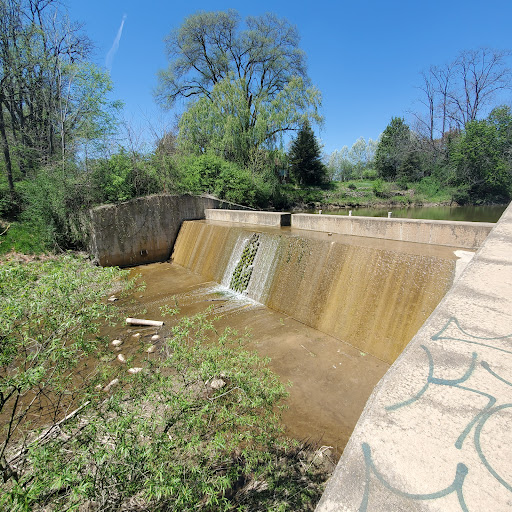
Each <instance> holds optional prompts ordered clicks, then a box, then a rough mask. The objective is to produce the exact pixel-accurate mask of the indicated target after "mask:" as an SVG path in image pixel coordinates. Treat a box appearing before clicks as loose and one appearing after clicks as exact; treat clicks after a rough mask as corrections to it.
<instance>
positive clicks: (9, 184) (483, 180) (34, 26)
mask: <svg viewBox="0 0 512 512" xmlns="http://www.w3.org/2000/svg"><path fill="white" fill-rule="evenodd" d="M91 49H92V43H91V41H90V40H89V39H88V38H87V36H86V35H85V34H84V32H83V31H82V28H81V27H80V26H79V25H77V24H76V23H74V22H72V21H70V20H69V19H68V18H67V16H66V15H65V12H64V11H62V7H61V5H60V3H59V2H58V1H57V0H44V1H43V0H5V1H3V2H1V3H0V57H1V58H0V144H1V153H0V155H1V156H0V218H3V219H7V221H8V222H11V221H21V222H22V223H23V224H24V225H25V226H27V227H29V229H30V231H31V232H32V233H35V236H36V237H37V238H38V239H39V240H41V241H42V243H43V244H44V245H45V246H46V247H49V248H61V249H67V248H80V247H82V246H83V243H84V241H83V239H82V234H81V233H82V230H81V228H80V226H81V222H82V219H83V216H82V215H81V213H82V212H83V211H84V210H86V209H88V208H90V207H91V206H93V205H96V204H101V203H105V202H118V201H124V200H128V199H130V198H133V197H137V196H140V195H145V194H151V193H159V192H168V193H178V194H181V193H192V194H199V193H210V194H214V195H216V196H218V197H219V198H221V199H225V200H228V201H231V202H234V203H240V204H245V205H249V206H254V207H260V208H277V209H286V208H291V207H293V206H295V205H297V204H304V203H315V204H316V203H321V202H322V197H323V196H322V194H324V192H323V189H326V192H325V193H326V194H331V196H332V195H333V194H335V193H334V192H331V191H332V190H336V189H337V185H336V182H340V181H346V180H349V179H358V180H361V179H363V180H372V181H373V182H374V185H373V190H374V191H375V194H376V195H377V196H378V197H380V198H381V199H385V198H386V195H387V192H388V191H389V190H391V187H390V185H389V184H390V183H393V190H395V189H396V187H399V188H402V189H407V188H408V187H410V186H411V184H418V183H419V184H422V185H423V189H438V188H449V189H450V190H453V191H454V192H453V194H452V199H453V200H454V201H456V202H458V203H467V202H470V203H478V202H484V203H485V202H487V203H489V202H495V203H496V202H505V201H508V199H509V198H510V196H511V190H512V182H511V175H512V172H511V169H512V166H511V149H512V146H511V144H512V142H511V141H512V138H511V135H510V119H511V112H510V109H509V107H506V106H503V107H496V108H495V109H494V110H492V112H491V113H490V114H488V115H487V112H490V111H491V108H492V106H493V101H495V99H496V95H497V93H499V92H500V91H503V90H504V89H506V88H509V87H510V84H511V76H510V71H509V70H508V68H507V66H506V63H507V59H508V54H507V53H504V52H496V51H491V50H487V49H481V50H477V51H475V52H462V53H461V54H460V55H459V56H458V58H457V59H456V60H455V61H454V62H453V63H451V64H450V65H447V66H446V67H443V68H436V67H432V68H431V69H430V70H429V72H428V73H424V74H423V75H422V77H423V80H424V84H423V87H422V91H423V94H424V96H423V98H422V99H421V103H422V105H423V107H424V109H423V111H422V112H420V113H416V114H415V115H414V116H413V119H414V120H415V124H414V126H412V128H411V127H410V126H409V125H408V124H406V122H405V120H404V119H403V118H400V117H396V118H393V119H392V120H391V122H390V124H389V125H388V127H387V128H386V129H385V130H384V132H383V134H382V135H381V137H380V138H379V140H378V141H372V140H371V139H370V140H369V141H365V140H364V139H362V138H361V139H359V140H358V141H356V142H355V144H354V145H353V146H352V147H351V148H350V149H348V148H343V149H342V150H341V151H338V152H334V153H333V154H331V155H330V157H328V158H322V155H321V147H320V145H319V143H318V140H317V139H316V137H315V134H314V131H313V128H312V127H313V126H315V125H319V124H321V123H322V117H321V115H320V113H319V112H320V107H321V95H320V92H319V91H318V89H317V88H316V87H315V86H314V85H313V84H312V83H311V80H310V78H309V77H308V74H307V67H306V59H305V54H304V52H303V51H302V50H301V48H300V45H299V34H298V32H297V29H296V27H294V26H292V25H290V24H289V23H288V21H287V20H285V19H281V18H278V17H276V16H274V15H272V14H265V15H263V16H258V17H251V16H249V17H247V18H246V19H244V20H242V19H241V18H240V16H239V14H238V13H237V12H236V11H234V10H229V11H225V12H199V13H197V14H194V15H191V16H189V17H188V18H186V19H185V20H184V22H183V23H182V24H181V25H180V26H179V27H177V28H176V29H175V30H173V31H171V32H170V34H169V36H168V37H167V39H166V52H167V57H168V67H167V69H165V70H161V71H160V72H159V74H158V87H157V92H156V100H157V101H158V102H159V103H160V104H161V105H162V106H163V107H164V108H171V109H174V110H176V109H179V108H181V107H180V106H182V108H181V110H178V112H179V114H180V115H179V116H178V118H179V121H178V123H177V125H176V127H175V129H173V130H166V131H164V132H163V133H161V134H160V135H159V136H158V137H156V138H155V139H156V140H155V141H154V145H153V147H152V149H151V150H150V151H148V150H147V149H146V148H143V147H140V146H138V145H137V144H136V143H135V142H134V141H135V140H136V138H137V137H136V136H133V135H134V134H133V133H129V136H127V137H124V138H122V141H121V142H119V140H120V132H121V131H122V128H123V127H122V126H121V123H120V121H119V112H120V109H121V107H122V105H120V103H119V102H115V101H111V100H110V99H109V98H110V94H111V91H112V83H111V81H110V78H109V75H108V74H107V73H106V72H104V71H103V70H101V69H99V68H98V67H96V66H94V65H93V64H92V63H91V62H90V58H91ZM409 124H411V123H409ZM425 180H426V181H425ZM312 187H313V188H312ZM311 191H313V193H311ZM388 195H389V194H388ZM12 232H13V231H12V230H11V234H12ZM4 247H5V245H4Z"/></svg>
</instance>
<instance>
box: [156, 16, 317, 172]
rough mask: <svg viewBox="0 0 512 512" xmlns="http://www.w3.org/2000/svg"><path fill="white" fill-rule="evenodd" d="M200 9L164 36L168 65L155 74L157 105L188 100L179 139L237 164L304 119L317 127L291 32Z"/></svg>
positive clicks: (269, 19) (265, 21)
mask: <svg viewBox="0 0 512 512" xmlns="http://www.w3.org/2000/svg"><path fill="white" fill-rule="evenodd" d="M245 25H246V28H245V29H243V30H242V29H241V28H240V17H239V15H238V13H237V12H236V11H234V10H229V11H226V12H199V13H196V14H194V15H192V16H189V17H188V18H186V20H185V21H184V23H183V24H182V25H181V27H179V28H178V29H176V30H174V31H172V32H171V34H170V35H169V36H168V38H167V54H168V58H169V66H168V68H167V69H166V70H164V71H160V73H159V86H158V89H157V100H158V101H159V102H160V103H161V104H162V105H163V106H165V107H168V108H171V107H173V106H175V104H176V102H177V100H179V99H182V100H189V103H188V109H187V111H186V112H185V114H184V115H183V117H182V120H181V123H180V140H181V141H182V143H183V144H185V145H186V146H187V148H188V149H190V148H191V147H192V148H196V151H198V152H205V151H206V149H213V150H214V151H215V152H217V154H220V155H221V156H225V157H226V158H228V159H230V160H234V161H236V162H238V163H240V164H244V165H245V164H246V163H247V162H248V161H249V160H250V158H251V152H253V151H257V150H259V149H260V148H265V147H267V148H268V147H271V148H273V147H275V145H276V142H277V141H278V140H279V137H280V136H282V134H284V133H286V132H288V131H289V130H297V129H298V128H299V127H300V126H301V125H302V124H303V123H304V121H305V120H306V119H311V120H313V121H317V122H320V121H321V118H320V116H319V115H318V108H319V106H320V94H319V92H318V90H316V89H315V88H314V87H312V86H311V85H310V80H309V78H308V77H307V73H306V65H305V56H304V52H303V51H302V50H301V49H300V48H299V35H298V33H297V30H296V28H295V27H293V26H291V25H290V24H289V23H288V22H287V21H286V20H284V19H279V18H277V17H276V16H275V15H273V14H265V15H263V16H259V17H248V18H247V19H246V20H245Z"/></svg>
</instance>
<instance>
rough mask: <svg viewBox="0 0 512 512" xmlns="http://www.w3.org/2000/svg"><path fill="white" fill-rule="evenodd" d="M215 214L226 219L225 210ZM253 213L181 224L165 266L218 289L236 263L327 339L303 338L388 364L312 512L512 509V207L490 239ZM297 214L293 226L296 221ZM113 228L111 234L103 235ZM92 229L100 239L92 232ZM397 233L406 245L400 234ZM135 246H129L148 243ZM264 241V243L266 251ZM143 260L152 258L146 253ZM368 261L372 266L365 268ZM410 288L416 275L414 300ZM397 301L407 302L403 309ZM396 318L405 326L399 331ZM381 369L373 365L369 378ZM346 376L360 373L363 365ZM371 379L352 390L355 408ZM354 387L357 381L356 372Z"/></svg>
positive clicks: (279, 309) (239, 275)
mask: <svg viewBox="0 0 512 512" xmlns="http://www.w3.org/2000/svg"><path fill="white" fill-rule="evenodd" d="M148 201H151V199H148ZM160 202H161V200H160ZM148 205H149V206H151V203H148ZM139 206H140V205H139ZM205 207H207V205H206V204H205ZM211 212H212V213H209V211H208V210H206V217H208V216H216V218H219V214H217V213H215V212H216V211H215V210H213V211H211ZM220 215H221V216H222V217H224V219H226V218H228V219H229V212H226V211H223V212H222V213H221V214H220ZM262 215H263V217H262V218H261V223H262V224H266V225H267V226H269V223H270V225H271V226H270V227H265V228H262V227H261V225H260V226H258V224H253V223H254V222H255V221H254V219H255V218H256V219H257V218H258V216H256V217H255V216H254V213H251V216H252V217H251V220H250V223H248V221H247V220H244V218H245V219H249V214H247V216H245V215H244V214H243V213H241V212H237V214H236V216H237V222H236V224H235V225H233V223H231V224H228V223H226V222H225V221H224V222H222V221H212V220H207V221H203V222H202V223H201V222H200V223H197V222H185V224H184V225H183V227H182V228H181V231H180V233H179V235H178V240H177V243H176V245H175V247H174V258H175V262H179V264H180V265H179V266H178V265H176V263H173V264H171V265H170V268H172V269H173V270H170V272H175V271H177V269H179V268H182V269H183V270H186V271H187V272H191V271H192V272H194V275H196V276H198V275H199V274H201V276H202V279H203V280H206V281H208V282H211V283H212V284H214V283H215V282H217V283H220V282H222V281H223V279H224V280H226V279H227V277H226V276H227V274H226V272H227V269H228V268H232V271H231V274H230V275H231V278H230V283H231V282H234V281H233V276H234V275H235V274H236V282H237V283H238V284H237V286H238V287H240V290H239V291H242V292H243V293H244V295H247V294H248V293H256V294H259V295H258V297H259V300H260V301H261V302H262V303H263V304H267V305H268V306H270V308H272V309H266V308H263V306H261V308H263V309H261V312H262V314H267V313H264V310H265V311H268V314H269V315H270V316H272V315H274V317H275V319H277V317H279V320H280V323H281V322H282V319H283V317H282V316H281V315H286V317H284V318H286V319H289V321H290V322H295V321H297V320H298V321H300V322H305V323H307V324H309V325H310V326H311V327H313V328H314V329H319V330H320V331H323V333H325V334H323V333H321V332H319V331H318V330H316V331H315V330H314V329H311V333H314V332H317V333H318V335H319V336H326V337H328V338H329V339H331V337H332V336H334V337H335V338H336V337H337V338H338V339H339V340H341V341H337V340H335V339H334V343H340V344H341V343H342V342H343V343H344V344H345V345H346V343H348V344H349V345H346V346H347V347H350V348H351V349H352V350H354V353H353V354H352V355H353V356H354V357H355V358H357V353H358V352H359V356H361V354H367V355H370V356H371V357H375V361H376V362H377V363H379V364H381V361H382V364H385V367H383V368H382V369H383V370H384V371H385V369H386V367H387V364H392V365H391V368H390V369H389V370H388V371H387V372H386V373H385V375H384V377H383V378H382V379H381V380H380V382H379V383H378V384H377V385H376V387H375V389H374V391H373V393H372V394H371V396H370V398H369V399H368V401H367V403H366V407H365V409H364V412H363V414H362V415H361V416H360V418H359V421H358V422H357V425H356V426H355V429H354V431H353V433H352V435H351V437H350V440H349V442H348V444H347V446H346V448H345V451H344V453H343V455H342V457H341V459H340V462H339V464H338V466H337V469H336V471H335V473H334V475H333V477H332V478H331V480H330V482H329V484H328V487H327V489H326V492H325V493H324V496H323V497H322V500H321V502H320V503H319V505H318V508H317V510H319V511H334V510H340V511H352V510H360V511H366V510H386V511H387V510H393V511H395V510H404V511H405V510H407V511H409V510H463V511H465V510H510V509H512V463H511V462H510V460H511V458H510V455H511V453H510V439H509V428H508V426H509V425H510V424H511V423H510V420H511V419H512V416H511V414H510V413H511V412H512V373H511V372H512V370H511V368H512V359H511V358H512V343H511V341H512V334H510V332H512V329H511V328H510V327H511V322H510V320H511V318H510V317H511V316H512V308H511V306H512V304H511V302H512V287H511V285H512V268H511V265H510V263H511V260H512V256H511V255H510V248H511V245H510V243H511V241H512V210H511V208H510V207H509V208H508V209H507V211H506V212H505V213H504V215H503V217H502V219H501V220H500V222H499V223H498V224H497V225H496V226H495V227H494V228H493V230H492V232H491V234H490V235H489V236H488V237H487V238H486V236H487V234H488V233H489V231H490V230H491V228H492V226H491V225H489V224H484V223H457V222H453V223H442V222H441V223H440V222H439V221H437V222H436V221H415V222H412V223H411V222H407V221H405V222H404V221H403V219H400V223H398V222H396V221H395V219H378V221H377V222H372V219H369V220H368V218H366V219H364V222H362V221H359V220H358V219H357V218H355V219H354V218H353V219H350V220H349V221H348V222H347V221H346V220H345V221H341V222H340V221H332V220H331V219H329V218H328V217H330V216H318V215H308V216H296V215H292V216H291V219H290V223H291V228H286V227H284V228H283V227H279V226H280V225H281V220H279V221H276V219H278V216H276V215H273V216H265V214H262ZM226 216H227V217H226ZM271 217H272V218H271ZM320 217H323V218H320ZM294 219H295V220H294ZM345 219H347V218H345ZM182 220H183V219H182ZM396 220H398V219H396ZM389 221H391V222H389ZM393 221H395V222H393ZM180 222H181V221H180ZM287 222H288V221H287V220H284V221H283V224H285V223H287ZM276 223H277V227H272V226H276ZM299 223H300V225H301V227H302V228H303V229H302V230H297V229H296V226H297V225H299ZM237 226H238V227H237ZM166 229H168V228H166ZM304 229H305V230H308V231H309V234H306V231H304ZM347 229H350V230H352V232H353V230H354V229H356V230H360V231H362V230H364V231H365V233H364V235H365V236H364V237H361V236H353V235H350V234H349V235H347V234H346V230H347ZM112 232H114V233H115V229H113V230H111V234H110V235H109V236H112ZM244 233H245V234H244ZM255 234H256V235H255ZM358 234H361V235H362V234H363V233H362V232H361V233H358ZM94 236H95V239H96V240H98V239H101V233H99V232H98V231H96V232H95V233H94ZM155 236H160V235H155ZM404 236H406V237H407V240H408V241H407V242H404V241H400V240H404V238H403V237H404ZM450 237H451V238H450ZM389 238H391V240H390V239H389ZM180 239H181V240H180ZM244 240H245V241H244ZM450 240H453V242H454V243H453V245H452V246H450ZM484 240H485V241H484ZM137 243H139V242H137ZM144 243H147V242H144ZM482 243H483V245H482ZM394 244H397V245H394ZM440 244H446V246H445V247H442V246H441V245H440ZM97 245H101V243H100V244H97ZM114 245H115V244H114ZM205 245H208V249H207V250H205V249H204V246H205ZM479 246H481V248H480V249H479V250H478V252H477V255H476V257H475V258H473V260H472V261H471V262H470V264H469V265H468V266H467V268H466V269H465V270H464V271H463V272H462V275H461V277H460V279H458V280H457V281H456V282H455V284H454V285H453V286H451V285H452V282H453V279H454V277H455V275H456V263H457V262H459V263H460V262H461V261H462V260H463V259H464V258H460V259H458V257H460V256H464V257H466V256H468V252H467V251H468V249H469V250H470V251H471V250H473V251H474V250H476V249H478V247H479ZM103 247H108V244H103ZM140 247H141V245H140V243H139V245H137V251H140V250H142V251H144V248H142V249H141V248H140ZM262 247H266V248H267V251H266V252H265V254H266V257H265V258H262V254H263V252H262V251H261V248H262ZM268 248H273V249H272V250H273V251H274V253H273V254H274V256H272V257H270V256H269V252H268ZM237 251H238V253H237ZM270 252H271V251H270ZM132 253H133V251H132ZM235 253H237V254H239V256H238V259H236V258H234V257H233V254H235ZM260 253H261V254H260ZM244 254H245V256H244ZM98 256H99V255H97V257H98ZM103 256H105V255H103ZM145 257H146V259H149V258H151V253H150V251H149V252H148V253H146V254H145ZM233 258H234V259H233ZM244 258H245V260H244ZM98 259H99V260H100V261H101V259H100V258H99V257H98ZM230 259H233V261H231V260H230ZM235 259H236V261H235ZM259 260H262V261H263V260H265V261H266V263H265V264H266V267H264V270H263V272H261V275H260V278H263V284H260V285H256V281H257V280H256V279H254V280H253V275H254V276H256V275H257V274H258V270H257V267H258V266H259V265H260V263H259ZM230 261H231V263H230ZM283 261H284V262H285V263H286V264H285V263H283ZM365 261H368V262H371V261H374V262H379V265H374V264H371V263H368V264H366V263H365ZM393 262H394V263H393ZM383 263H384V264H383ZM230 265H231V267H230ZM374 267H380V271H379V272H376V273H375V272H374V270H375V268H374ZM404 269H407V271H405V270H404ZM235 270H236V272H235V274H233V271H235ZM459 271H460V269H459ZM372 272H374V274H373V275H371V276H370V274H372ZM269 275H271V276H272V279H270V280H269V278H268V276H269ZM325 276H327V277H325ZM343 276H345V277H343ZM351 276H352V277H351ZM386 276H387V279H386ZM443 276H444V277H443ZM354 278H356V279H354ZM365 279H366V280H367V281H366V282H367V284H364V280H365ZM379 279H380V281H379ZM409 283H410V284H411V287H414V283H416V284H418V286H417V291H416V292H414V293H413V294H412V295H410V296H408V295H407V293H408V292H409V286H408V285H409ZM433 283H436V284H435V286H434V284H433ZM372 284H373V288H376V289H377V290H381V291H382V292H383V293H382V295H383V297H385V298H387V299H388V301H387V302H388V303H389V304H388V306H389V307H390V308H391V313H386V312H385V310H384V306H381V304H386V301H382V302H380V299H379V300H378V298H377V297H373V296H372V294H371V293H370V295H368V294H367V293H366V292H365V293H366V294H365V293H363V294H361V295H360V296H358V295H357V293H359V291H358V292H357V293H355V292H354V290H353V289H354V288H355V287H356V286H357V285H359V286H360V289H361V290H363V289H364V290H371V289H372V286H371V285H372ZM443 296H444V298H443ZM288 297H290V298H288ZM308 297H309V299H311V300H310V302H308ZM421 297H423V299H422V298H421ZM424 299H425V300H426V299H428V300H427V302H425V300H424ZM365 301H366V302H365ZM439 301H441V302H440V303H439ZM407 302H410V303H413V305H414V307H412V309H410V310H408V311H407V310H406V311H404V310H403V309H401V308H403V305H404V304H407ZM360 303H362V304H363V305H364V304H365V303H366V304H367V305H368V307H369V309H370V310H371V311H372V313H371V314H370V315H367V316H368V318H364V315H361V316H360V318H361V320H357V321H356V320H354V319H356V318H357V315H358V314H359V313H358V312H357V308H356V309H354V307H353V305H354V304H360ZM372 303H373V304H374V306H371V304H372ZM427 303H428V304H430V305H429V306H428V307H426V306H425V304H427ZM438 303H439V305H438ZM340 304H341V306H340ZM347 304H349V306H347ZM350 305H351V306H350ZM436 306H437V307H436ZM372 308H373V309H372ZM432 311H433V313H432ZM431 313H432V314H431ZM243 315H246V316H245V320H243V321H244V322H247V323H251V321H252V320H251V319H252V318H256V317H257V316H258V315H259V313H258V314H255V312H254V313H251V312H250V311H249V310H246V311H244V312H243ZM251 315H253V316H251ZM308 315H309V317H308ZM429 315H430V316H429ZM411 317H415V319H414V321H412V320H411ZM340 318H341V319H342V321H339V319H340ZM329 319H334V320H329ZM343 319H345V320H346V321H343ZM385 319H387V320H385ZM425 320H426V321H425ZM287 321H288V320H287ZM351 322H352V327H351ZM414 322H417V323H416V324H415V323H414ZM264 323H268V321H267V320H264ZM405 323H409V326H408V329H401V328H400V325H401V324H405ZM422 324H423V325H422ZM268 325H269V326H270V323H268ZM275 326H276V327H277V324H275ZM308 329H309V327H308ZM329 329H330V330H329ZM365 329H366V330H365ZM418 329H419V330H418ZM271 331H272V329H271ZM271 331H269V332H268V333H267V335H268V336H267V339H268V340H270V343H269V346H271V345H272V337H273V335H274V332H271ZM275 332H277V331H275ZM416 332H417V334H416V335H415V336H414V334H415V333H416ZM286 336H288V343H289V348H290V350H294V349H296V348H297V347H299V346H302V347H303V348H304V347H306V348H305V349H304V350H303V351H304V353H306V350H308V351H309V350H311V352H313V350H312V348H313V347H314V348H319V349H320V350H321V347H322V345H321V344H318V345H316V346H315V345H314V344H315V343H316V339H315V338H316V335H314V334H313V335H312V337H310V338H309V339H308V340H307V341H305V342H301V343H299V345H297V344H295V345H294V343H295V341H296V340H294V339H293V337H294V334H293V329H292V331H289V332H288V334H287V335H286ZM286 336H285V337H286ZM411 337H412V338H413V339H412V341H410V340H411ZM399 338H400V339H399ZM283 339H284V338H283ZM304 340H305V338H304ZM409 341H410V342H409ZM283 343H284V342H283ZM335 346H336V345H335ZM294 347H295V348H294ZM404 347H405V348H404ZM329 350H330V349H329ZM327 352H328V350H327ZM333 354H334V353H333ZM328 357H329V356H328ZM336 357H337V355H334V358H336ZM397 357H398V358H397ZM359 359H364V357H362V356H361V357H359ZM395 359H396V360H395ZM386 363H387V364H386ZM292 366H293V365H292ZM379 371H382V370H378V371H377V372H376V373H374V378H376V379H377V380H378V379H379V378H380V375H378V374H379ZM355 372H356V373H357V372H359V373H363V372H364V365H363V366H360V367H358V369H356V370H355ZM340 373H341V372H340ZM381 375H382V373H381ZM377 380H375V381H374V383H376V382H377ZM374 383H373V384H374ZM373 384H371V385H370V388H368V391H366V393H368V394H366V395H365V396H363V397H362V398H361V396H360V397H359V400H360V403H361V407H362V403H364V401H365V400H366V397H367V396H368V395H369V394H370V389H371V387H373ZM322 385H323V386H324V387H325V388H326V389H325V393H326V394H331V393H332V394H333V395H335V393H340V392H341V393H342V394H343V396H346V395H347V394H350V393H351V387H350V382H348V381H347V382H346V384H345V389H344V390H341V391H340V389H336V390H334V389H333V387H336V386H337V385H338V381H337V380H330V381H326V382H322ZM353 385H354V386H357V385H358V384H357V379H356V380H354V382H353ZM306 394H307V393H305V395H306ZM363 394H364V393H363ZM305 395H304V396H305ZM359 395H360V393H359ZM339 396H340V395H339ZM300 400H303V398H300V399H299V401H300ZM340 405H342V404H341V402H340ZM307 408H308V407H307V405H306V406H305V407H304V409H307ZM357 414H359V413H357ZM353 422H355V419H354V420H353ZM353 426H354V425H353V424H352V426H351V427H350V428H349V431H348V432H347V430H346V428H345V427H346V425H344V426H343V428H344V429H345V430H344V435H345V436H348V435H349V434H350V430H352V428H353ZM340 427H341V425H340Z"/></svg>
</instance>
